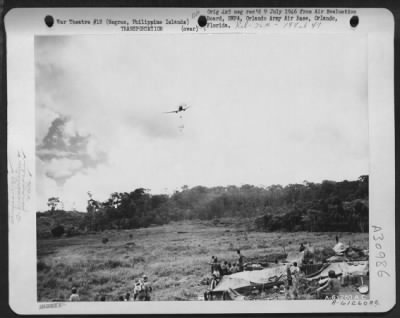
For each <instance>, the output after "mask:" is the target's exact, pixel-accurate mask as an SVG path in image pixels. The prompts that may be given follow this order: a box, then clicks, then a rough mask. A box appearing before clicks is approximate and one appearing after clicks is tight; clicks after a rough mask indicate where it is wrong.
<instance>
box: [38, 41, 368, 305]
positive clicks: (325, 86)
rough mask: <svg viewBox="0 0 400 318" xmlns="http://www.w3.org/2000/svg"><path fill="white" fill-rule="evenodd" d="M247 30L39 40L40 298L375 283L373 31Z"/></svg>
mask: <svg viewBox="0 0 400 318" xmlns="http://www.w3.org/2000/svg"><path fill="white" fill-rule="evenodd" d="M236 42H237V38H226V37H221V36H217V35H215V36H211V37H204V38H202V39H196V41H194V39H193V36H186V37H179V36H176V35H165V36H163V37H162V38H158V39H156V40H155V39H154V38H153V37H149V36H145V35H143V36H141V37H131V38H129V37H128V38H126V37H125V38H122V37H118V36H114V37H109V36H57V37H53V36H50V37H46V36H38V37H36V38H35V76H36V77H35V80H36V87H35V89H36V169H37V170H36V171H37V179H36V189H37V190H36V192H37V239H38V240H37V275H38V280H37V292H38V301H53V300H58V301H79V300H81V301H159V300H170V301H176V300H205V301H207V300H209V301H213V300H271V299H285V300H287V299H324V298H326V297H335V296H339V295H340V294H341V293H344V294H360V293H361V294H368V289H369V286H368V248H369V246H368V211H369V209H368V164H369V158H368V149H369V148H368V109H367V102H368V100H367V81H366V72H367V59H366V58H367V57H366V54H365V52H366V51H365V46H366V39H365V38H361V39H360V38H359V37H358V38H355V37H353V36H335V35H331V36H324V37H320V36H318V35H304V36H298V35H296V36H290V35H288V36H274V35H271V36H268V37H265V39H263V40H260V37H259V36H252V35H246V36H243V37H242V38H241V39H240V42H241V44H242V45H241V46H240V47H235V43H236ZM299 47H300V48H301V49H297V48H299ZM205 48H207V49H205ZM233 48H234V49H233ZM247 50H251V52H252V54H251V55H250V56H249V55H247V54H246V52H247ZM316 57H318V59H317V58H316Z"/></svg>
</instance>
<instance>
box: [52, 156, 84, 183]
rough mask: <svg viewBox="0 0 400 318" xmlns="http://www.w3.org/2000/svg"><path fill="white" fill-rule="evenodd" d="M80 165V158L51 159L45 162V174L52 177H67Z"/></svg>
mask: <svg viewBox="0 0 400 318" xmlns="http://www.w3.org/2000/svg"><path fill="white" fill-rule="evenodd" d="M81 167H82V162H81V161H80V160H74V159H67V158H62V159H51V160H50V161H49V162H48V163H46V175H47V176H51V177H53V178H54V179H61V178H68V177H70V176H72V175H73V174H74V173H75V172H76V171H77V170H79V169H80V168H81Z"/></svg>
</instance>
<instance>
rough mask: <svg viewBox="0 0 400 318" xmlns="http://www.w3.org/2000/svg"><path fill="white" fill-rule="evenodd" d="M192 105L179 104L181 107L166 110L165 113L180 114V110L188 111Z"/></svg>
mask: <svg viewBox="0 0 400 318" xmlns="http://www.w3.org/2000/svg"><path fill="white" fill-rule="evenodd" d="M188 108H190V106H187V107H186V105H185V104H182V105H179V108H178V109H177V110H171V111H170V112H164V114H173V113H174V114H178V113H180V112H184V111H186V110H187V109H188Z"/></svg>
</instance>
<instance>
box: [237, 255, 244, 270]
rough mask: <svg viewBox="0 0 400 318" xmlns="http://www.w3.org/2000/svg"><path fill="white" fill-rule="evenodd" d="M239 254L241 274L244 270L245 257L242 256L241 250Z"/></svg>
mask: <svg viewBox="0 0 400 318" xmlns="http://www.w3.org/2000/svg"><path fill="white" fill-rule="evenodd" d="M237 254H238V257H239V259H238V264H239V272H243V268H244V257H243V255H242V254H240V250H237Z"/></svg>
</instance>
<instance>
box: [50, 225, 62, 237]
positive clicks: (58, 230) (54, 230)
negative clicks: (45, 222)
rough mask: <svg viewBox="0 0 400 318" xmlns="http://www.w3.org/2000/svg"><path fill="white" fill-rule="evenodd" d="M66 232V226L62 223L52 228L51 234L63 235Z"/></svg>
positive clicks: (55, 235)
mask: <svg viewBox="0 0 400 318" xmlns="http://www.w3.org/2000/svg"><path fill="white" fill-rule="evenodd" d="M64 232H65V231H64V227H63V226H62V225H58V226H56V227H54V228H52V229H51V234H53V236H54V237H61V236H62V235H63V234H64Z"/></svg>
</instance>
